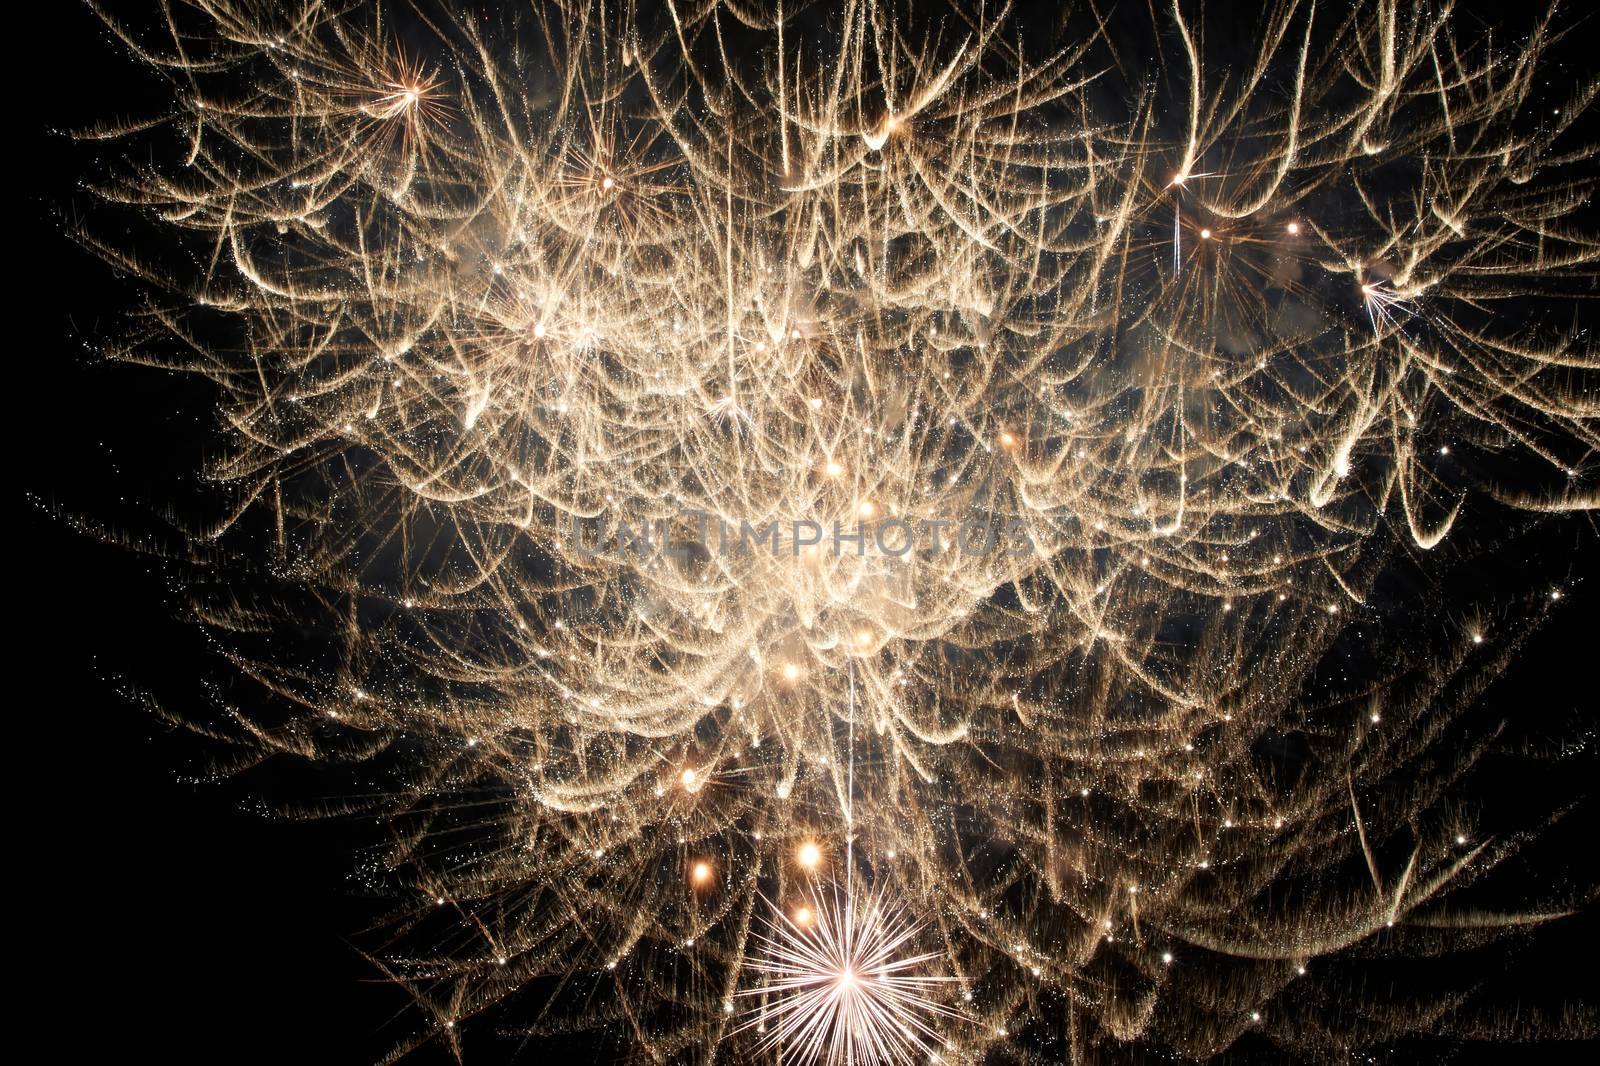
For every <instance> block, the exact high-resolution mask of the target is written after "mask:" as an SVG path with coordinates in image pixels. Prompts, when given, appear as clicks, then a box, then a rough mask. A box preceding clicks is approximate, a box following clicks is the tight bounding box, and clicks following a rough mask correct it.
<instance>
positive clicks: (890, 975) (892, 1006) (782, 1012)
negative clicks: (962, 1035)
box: [738, 884, 960, 1066]
mask: <svg viewBox="0 0 1600 1066" xmlns="http://www.w3.org/2000/svg"><path fill="white" fill-rule="evenodd" d="M806 899H807V900H808V902H807V903H803V904H799V905H798V906H797V907H796V909H795V911H794V913H793V914H792V915H791V914H789V913H785V912H784V911H783V910H782V909H780V908H777V907H773V906H772V905H771V904H770V903H769V904H767V906H768V907H769V914H767V915H764V916H763V917H762V919H761V921H762V922H763V926H764V928H763V930H762V931H761V932H757V933H755V934H754V935H753V936H752V944H751V950H752V953H753V954H752V956H751V959H750V961H749V963H748V965H747V966H746V970H747V972H748V974H749V975H750V977H751V979H752V980H754V981H757V982H759V983H757V984H756V985H754V986H753V987H750V988H742V989H740V990H739V993H738V994H739V996H740V997H741V998H743V999H745V1000H746V1001H747V1002H746V1003H745V1011H746V1014H747V1017H746V1018H745V1020H744V1021H743V1022H742V1023H741V1025H740V1029H741V1030H754V1031H755V1032H756V1033H758V1034H759V1040H758V1041H757V1042H756V1051H757V1053H762V1052H766V1051H771V1050H777V1051H779V1052H780V1053H781V1055H782V1056H783V1059H784V1060H785V1061H798V1062H801V1063H818V1062H825V1063H827V1064H828V1066H846V1064H853V1066H877V1064H885V1063H892V1064H895V1066H909V1064H911V1063H914V1062H916V1063H920V1062H926V1061H928V1060H929V1058H930V1057H932V1058H934V1059H935V1060H937V1058H938V1051H937V1050H936V1049H940V1048H942V1047H943V1045H944V1043H945V1037H944V1035H943V1033H942V1029H941V1026H944V1025H948V1024H951V1023H952V1022H954V1021H955V1020H957V1019H959V1018H960V1012H959V1011H958V1010H956V1009H955V1008H954V1007H951V1006H950V1005H949V1004H948V1003H947V1002H946V1000H947V999H949V998H951V990H952V986H953V985H954V984H955V978H954V977H951V976H948V975H943V974H939V973H936V972H930V971H931V970H932V969H933V968H934V967H937V966H938V965H939V964H940V963H942V962H943V960H944V955H943V953H942V952H940V951H921V952H918V951H917V950H916V944H917V942H918V937H919V935H920V934H922V932H923V927H922V925H921V924H919V923H918V922H917V921H915V920H914V919H913V918H912V917H911V916H910V915H909V914H908V913H907V912H906V910H905V908H904V906H903V905H900V904H897V903H895V902H894V901H893V900H892V899H890V898H889V896H888V894H887V893H886V892H885V891H883V890H881V889H880V890H877V891H868V892H865V893H864V894H862V895H858V896H855V897H854V898H852V895H851V893H850V892H849V891H848V890H841V888H840V886H838V885H837V884H835V885H832V886H830V887H829V888H823V889H813V890H812V891H811V893H810V894H809V895H808V896H807V897H806Z"/></svg>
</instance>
